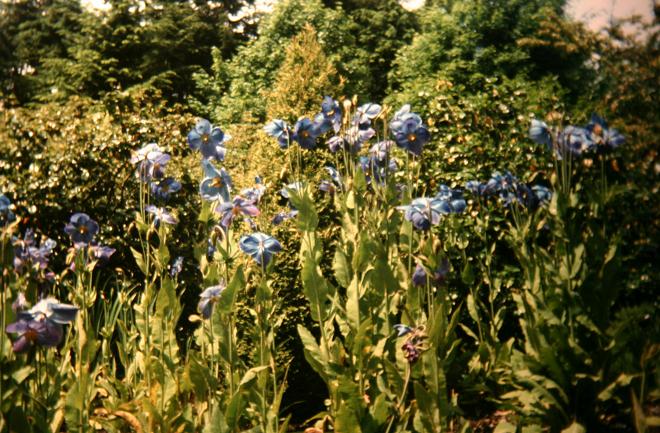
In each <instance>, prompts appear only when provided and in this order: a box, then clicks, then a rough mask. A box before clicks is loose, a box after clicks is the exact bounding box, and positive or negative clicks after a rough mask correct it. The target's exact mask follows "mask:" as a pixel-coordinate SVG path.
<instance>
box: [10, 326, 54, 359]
mask: <svg viewBox="0 0 660 433" xmlns="http://www.w3.org/2000/svg"><path fill="white" fill-rule="evenodd" d="M5 330H6V331H7V332H8V333H10V334H18V338H17V339H16V341H14V343H13V344H12V350H13V351H14V352H15V353H23V352H26V351H27V350H29V349H30V348H31V347H32V346H34V345H35V344H37V345H39V346H42V347H55V346H57V345H58V344H59V343H60V341H62V337H63V335H64V331H63V329H62V325H59V324H57V323H53V322H51V321H49V320H24V319H19V320H18V321H16V322H14V323H10V324H9V325H7V327H6V328H5Z"/></svg>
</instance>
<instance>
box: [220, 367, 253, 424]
mask: <svg viewBox="0 0 660 433" xmlns="http://www.w3.org/2000/svg"><path fill="white" fill-rule="evenodd" d="M248 373H249V371H248ZM244 379H245V377H244ZM241 382H242V381H241ZM244 409H245V402H244V399H243V393H242V392H241V391H240V390H239V391H237V392H236V393H234V395H233V396H232V397H231V400H229V404H228V405H227V409H226V410H225V423H226V425H227V429H228V431H236V430H237V429H238V422H239V421H240V420H241V415H242V414H243V412H244Z"/></svg>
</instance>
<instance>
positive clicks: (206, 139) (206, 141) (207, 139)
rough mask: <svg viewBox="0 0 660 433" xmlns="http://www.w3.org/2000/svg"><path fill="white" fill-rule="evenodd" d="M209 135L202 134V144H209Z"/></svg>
mask: <svg viewBox="0 0 660 433" xmlns="http://www.w3.org/2000/svg"><path fill="white" fill-rule="evenodd" d="M209 138H210V136H209V134H202V142H204V143H208V142H209Z"/></svg>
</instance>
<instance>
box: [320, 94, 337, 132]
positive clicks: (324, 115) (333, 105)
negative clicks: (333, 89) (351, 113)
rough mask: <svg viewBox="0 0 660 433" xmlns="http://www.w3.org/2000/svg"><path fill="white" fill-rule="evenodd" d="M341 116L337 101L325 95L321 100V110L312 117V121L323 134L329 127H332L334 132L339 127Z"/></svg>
mask: <svg viewBox="0 0 660 433" xmlns="http://www.w3.org/2000/svg"><path fill="white" fill-rule="evenodd" d="M341 118H342V110H341V106H340V105H339V102H337V101H335V100H334V99H332V98H331V97H330V96H326V97H324V98H323V102H321V112H320V113H319V114H317V115H316V116H315V117H314V123H315V124H316V125H317V128H318V131H319V133H320V134H325V133H326V132H328V131H329V130H330V129H333V130H334V131H335V134H336V133H337V132H339V129H340V128H341Z"/></svg>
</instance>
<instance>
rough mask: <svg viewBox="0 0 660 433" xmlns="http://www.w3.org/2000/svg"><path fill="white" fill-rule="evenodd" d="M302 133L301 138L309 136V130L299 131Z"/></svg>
mask: <svg viewBox="0 0 660 433" xmlns="http://www.w3.org/2000/svg"><path fill="white" fill-rule="evenodd" d="M300 135H302V138H308V137H309V131H303V132H301V133H300Z"/></svg>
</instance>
